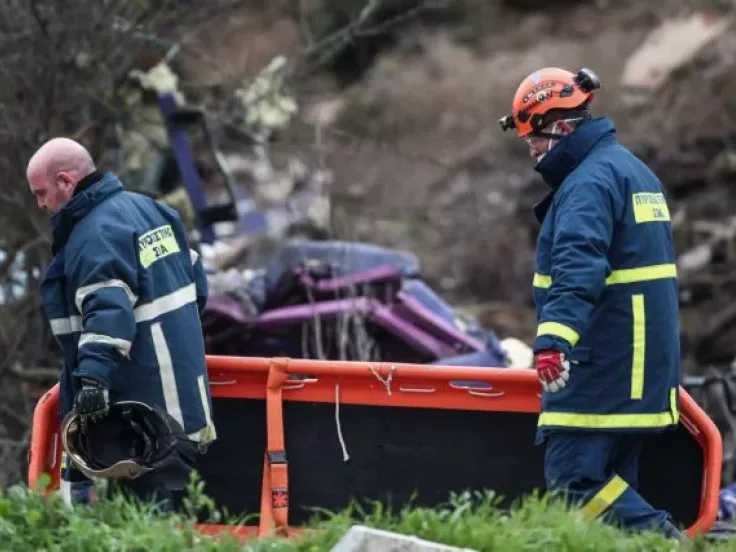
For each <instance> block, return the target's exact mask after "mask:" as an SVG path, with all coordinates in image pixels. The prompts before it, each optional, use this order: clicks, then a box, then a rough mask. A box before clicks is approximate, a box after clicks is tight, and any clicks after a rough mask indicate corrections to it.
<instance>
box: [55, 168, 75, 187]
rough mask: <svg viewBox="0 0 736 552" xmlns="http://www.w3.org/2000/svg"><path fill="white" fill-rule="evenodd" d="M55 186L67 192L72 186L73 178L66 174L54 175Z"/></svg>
mask: <svg viewBox="0 0 736 552" xmlns="http://www.w3.org/2000/svg"><path fill="white" fill-rule="evenodd" d="M56 185H57V186H59V188H61V189H62V190H69V189H71V188H72V187H73V186H74V178H73V177H72V176H71V175H70V174H69V173H66V172H60V173H58V174H57V175H56Z"/></svg>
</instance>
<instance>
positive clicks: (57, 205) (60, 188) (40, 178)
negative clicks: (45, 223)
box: [28, 172, 74, 215]
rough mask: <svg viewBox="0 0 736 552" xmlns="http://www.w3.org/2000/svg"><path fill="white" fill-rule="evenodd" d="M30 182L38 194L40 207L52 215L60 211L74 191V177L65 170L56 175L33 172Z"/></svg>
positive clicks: (32, 190) (35, 193) (29, 177)
mask: <svg viewBox="0 0 736 552" xmlns="http://www.w3.org/2000/svg"><path fill="white" fill-rule="evenodd" d="M28 184H29V186H30V188H31V192H32V193H33V195H34V196H36V202H37V203H38V208H39V209H43V210H44V211H45V212H46V213H48V214H50V215H53V214H55V213H58V212H59V211H60V210H61V208H62V207H64V205H66V204H67V203H68V202H69V200H70V199H71V197H72V194H73V193H74V178H73V177H72V176H71V175H70V174H68V173H65V172H60V173H57V174H56V175H49V174H48V173H41V172H36V173H32V174H30V175H29V176H28Z"/></svg>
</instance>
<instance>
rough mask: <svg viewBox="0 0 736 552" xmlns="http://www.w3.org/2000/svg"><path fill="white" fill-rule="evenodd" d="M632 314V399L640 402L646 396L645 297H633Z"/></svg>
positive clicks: (639, 294) (639, 295)
mask: <svg viewBox="0 0 736 552" xmlns="http://www.w3.org/2000/svg"><path fill="white" fill-rule="evenodd" d="M631 313H632V318H633V320H634V323H633V327H634V336H633V354H632V355H631V398H632V399H635V400H638V399H641V398H642V397H643V396H644V359H645V357H646V333H647V330H646V326H647V320H646V313H645V311H644V295H643V294H641V293H637V294H636V295H632V296H631Z"/></svg>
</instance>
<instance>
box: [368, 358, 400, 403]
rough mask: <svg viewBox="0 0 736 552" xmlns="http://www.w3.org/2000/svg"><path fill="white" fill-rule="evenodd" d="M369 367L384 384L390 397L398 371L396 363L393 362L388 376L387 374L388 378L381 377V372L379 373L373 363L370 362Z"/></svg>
mask: <svg viewBox="0 0 736 552" xmlns="http://www.w3.org/2000/svg"><path fill="white" fill-rule="evenodd" d="M368 369H369V370H370V371H371V374H373V375H374V376H375V377H376V379H377V380H378V381H380V382H381V383H382V384H383V386H384V387H385V388H386V393H388V395H389V397H390V396H391V382H392V381H393V379H394V371H396V365H395V364H392V365H391V367H390V368H389V371H388V376H386V379H383V378H382V377H381V374H379V373H378V372H377V371H376V369H375V368H374V367H373V364H372V363H370V362H369V363H368Z"/></svg>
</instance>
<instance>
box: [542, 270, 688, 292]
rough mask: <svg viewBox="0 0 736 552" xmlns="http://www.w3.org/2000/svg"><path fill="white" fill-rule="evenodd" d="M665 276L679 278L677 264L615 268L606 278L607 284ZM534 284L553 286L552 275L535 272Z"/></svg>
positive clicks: (641, 280)
mask: <svg viewBox="0 0 736 552" xmlns="http://www.w3.org/2000/svg"><path fill="white" fill-rule="evenodd" d="M665 278H677V265H675V264H659V265H650V266H640V267H639V268H622V269H621V270H614V271H613V272H611V274H610V275H609V276H608V278H606V284H607V285H615V284H633V283H636V282H648V281H650V280H662V279H665ZM532 285H533V286H534V287H536V288H540V289H548V288H550V287H551V286H552V276H549V275H547V274H539V273H535V274H534V281H533V283H532Z"/></svg>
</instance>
